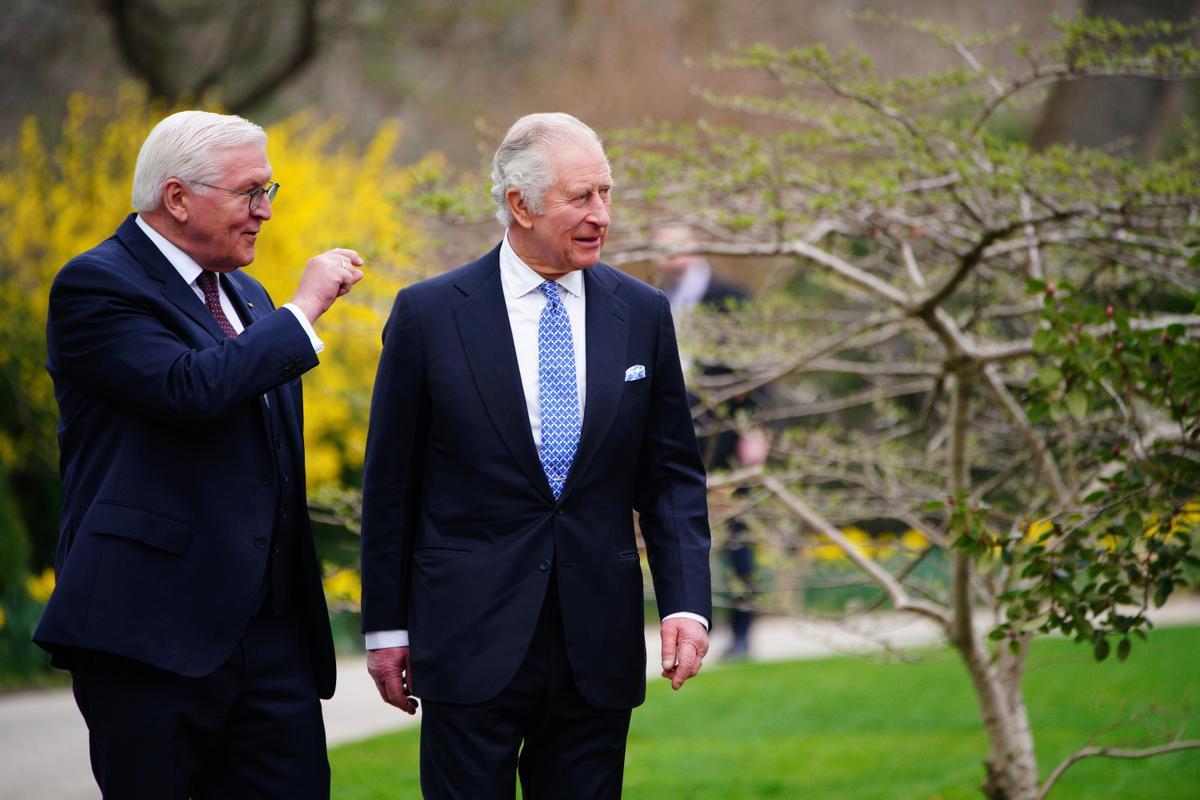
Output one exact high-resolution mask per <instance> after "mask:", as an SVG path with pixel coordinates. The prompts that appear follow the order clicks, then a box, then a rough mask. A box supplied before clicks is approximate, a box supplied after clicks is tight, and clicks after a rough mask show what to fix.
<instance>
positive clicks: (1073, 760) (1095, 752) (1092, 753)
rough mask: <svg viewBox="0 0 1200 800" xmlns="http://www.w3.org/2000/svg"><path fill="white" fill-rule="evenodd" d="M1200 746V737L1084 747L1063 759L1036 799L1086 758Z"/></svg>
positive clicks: (1155, 753)
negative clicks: (1139, 745)
mask: <svg viewBox="0 0 1200 800" xmlns="http://www.w3.org/2000/svg"><path fill="white" fill-rule="evenodd" d="M1197 748H1200V739H1180V740H1176V741H1173V742H1167V743H1166V744H1160V745H1157V746H1155V747H1143V748H1140V749H1130V748H1124V747H1084V748H1080V749H1079V750H1076V751H1075V752H1074V753H1072V754H1071V755H1069V756H1067V757H1066V758H1065V759H1063V761H1062V762H1061V763H1060V764H1059V765H1058V766H1057V767H1055V768H1054V771H1053V772H1051V773H1050V776H1049V777H1048V778H1046V782H1045V783H1043V784H1042V785H1041V787H1040V788H1039V789H1038V793H1037V797H1036V798H1035V800H1045V798H1046V796H1047V795H1048V794H1050V790H1051V789H1053V788H1054V784H1056V783H1058V781H1059V779H1060V778H1062V776H1063V774H1064V773H1065V772H1066V771H1067V770H1068V769H1070V768H1071V767H1073V766H1074V765H1075V764H1077V763H1079V762H1080V761H1083V760H1084V759H1085V758H1151V757H1153V756H1160V755H1164V754H1166V753H1178V752H1179V751H1181V750H1195V749H1197Z"/></svg>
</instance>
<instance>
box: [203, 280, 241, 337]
mask: <svg viewBox="0 0 1200 800" xmlns="http://www.w3.org/2000/svg"><path fill="white" fill-rule="evenodd" d="M196 285H197V286H199V287H200V290H201V291H202V292H204V305H206V306H208V310H209V312H210V313H211V314H212V315H213V317H214V318H215V319H216V320H217V324H218V325H220V326H221V330H222V331H224V332H225V337H226V338H227V339H233V338H234V337H236V336H237V331H236V330H234V328H233V325H231V324H229V317H227V316H225V310H224V309H222V308H221V294H220V293H219V292H218V291H217V273H215V272H209V271H208V270H205V271H204V272H201V273H200V277H199V278H196Z"/></svg>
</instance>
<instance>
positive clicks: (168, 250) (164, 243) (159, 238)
mask: <svg viewBox="0 0 1200 800" xmlns="http://www.w3.org/2000/svg"><path fill="white" fill-rule="evenodd" d="M134 222H136V223H137V226H138V227H139V228H141V229H142V232H143V233H145V234H146V236H148V237H149V238H150V241H152V242H154V246H155V247H157V248H158V250H159V252H160V253H162V254H163V257H164V258H166V259H167V261H169V262H171V266H172V267H174V268H175V271H176V272H178V273H179V277H181V278H183V282H184V283H186V284H187V285H188V286H190V287H192V291H193V292H195V293H196V297H198V298H200V302H201V303H204V290H203V289H201V288H200V287H199V286H197V285H196V279H197V278H199V277H200V274H201V273H202V272H204V268H203V267H201V266H200V265H199V264H197V263H196V261H195V259H193V258H192V257H191V256H189V255H188V254H187V253H185V252H183V251H182V250H180V249H179V248H178V247H176V246H175V245H174V244H172V243H171V242H170V241H168V240H167V238H166V237H165V236H163V235H162V234H161V233H159V232H158V231H156V230H154V228H151V227H150V226H149V225H148V224H146V222H145V221H144V220H143V219H142V217H141V215H140V214H139V215H138V216H136V217H134ZM217 293H218V295H219V296H220V298H221V310H222V311H224V312H225V316H226V317H227V318H228V319H229V324H230V325H232V326H233V329H234V330H235V331H237V332H238V333H241V332H242V331H243V330H245V326H244V325H243V324H242V318H241V317H240V316H238V313H237V309H235V308H234V307H233V301H231V300H230V299H229V295H228V294H226V293H225V286H224V284H223V282H222V281H217ZM283 307H284V308H286V309H287V310H288V311H291V312H292V313H293V314H295V315H296V320H297V321H298V322H299V323H300V327H301V328H303V329H304V333H305V334H307V335H308V340H309V341H310V342H312V347H313V352H316V353H319V352H321V351H322V350H324V349H325V343H324V342H322V341H321V339H320V338H319V337H318V336H317V332H316V331H314V330H313V326H312V324H310V323H309V321H308V317H306V316H304V312H303V311H301V310H300V309H299V308H298V307H297V306H295V305H293V304H292V303H285V304H284V306H283ZM205 308H208V306H207V305H205Z"/></svg>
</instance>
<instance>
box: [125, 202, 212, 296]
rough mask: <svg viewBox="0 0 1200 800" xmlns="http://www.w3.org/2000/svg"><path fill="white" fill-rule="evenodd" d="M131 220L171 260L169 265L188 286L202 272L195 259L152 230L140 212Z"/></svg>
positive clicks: (202, 269)
mask: <svg viewBox="0 0 1200 800" xmlns="http://www.w3.org/2000/svg"><path fill="white" fill-rule="evenodd" d="M133 221H134V222H136V223H137V225H138V227H139V228H141V229H142V232H143V233H145V234H146V236H148V237H150V241H152V242H154V246H155V247H157V248H158V249H159V252H161V253H162V254H163V256H164V257H166V259H167V261H169V262H171V266H172V267H174V268H175V271H176V272H178V273H179V277H181V278H183V282H184V283H186V284H187V285H188V286H191V285H192V284H193V283H195V282H196V278H199V277H200V273H201V272H204V268H203V267H201V266H200V265H199V264H197V263H196V261H195V260H194V259H193V258H192V257H191V256H189V255H188V254H187V253H185V252H183V251H182V250H180V249H179V248H178V247H176V246H175V245H173V244H172V243H171V242H170V241H169V240H168V239H167V237H165V236H163V235H162V234H161V233H159V232H158V231H156V230H154V228H151V227H150V225H149V224H148V223H147V222H146V221H145V220H143V219H142V215H141V214H138V215H137V216H136V217H134V218H133Z"/></svg>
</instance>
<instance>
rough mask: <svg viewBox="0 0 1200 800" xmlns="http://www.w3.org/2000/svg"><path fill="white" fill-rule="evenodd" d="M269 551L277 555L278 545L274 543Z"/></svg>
mask: <svg viewBox="0 0 1200 800" xmlns="http://www.w3.org/2000/svg"><path fill="white" fill-rule="evenodd" d="M271 552H272V553H274V554H275V555H279V545H275V546H274V547H272V548H271Z"/></svg>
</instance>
